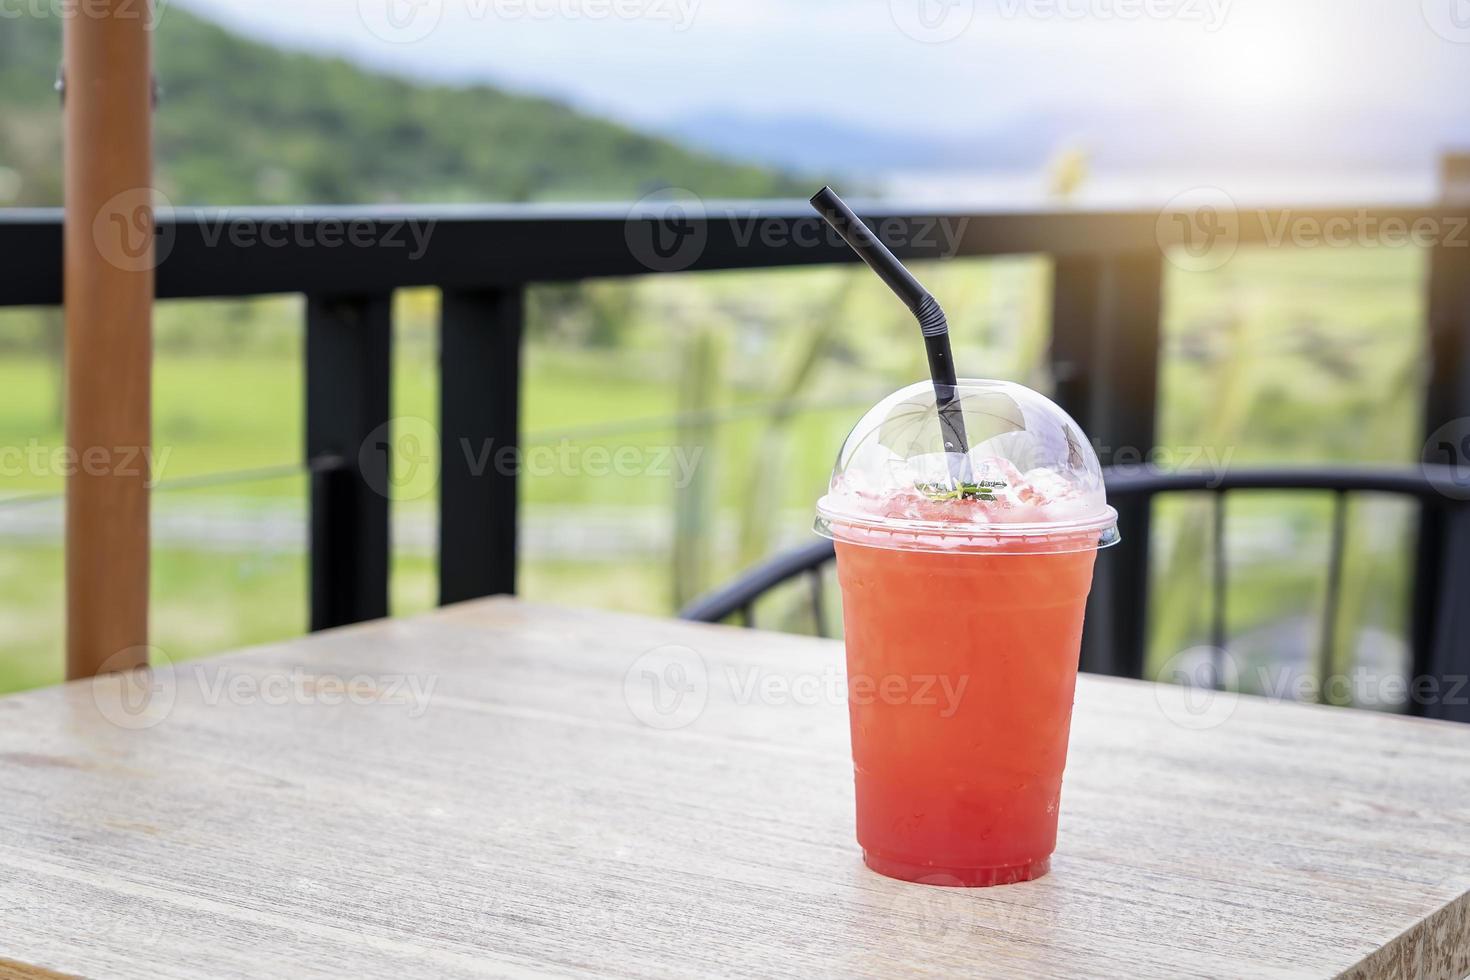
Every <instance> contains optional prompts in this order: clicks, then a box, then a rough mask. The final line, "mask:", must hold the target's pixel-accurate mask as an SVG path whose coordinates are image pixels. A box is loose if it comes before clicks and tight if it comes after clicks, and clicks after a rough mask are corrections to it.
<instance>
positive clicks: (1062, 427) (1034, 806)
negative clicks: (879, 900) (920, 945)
mask: <svg viewBox="0 0 1470 980" xmlns="http://www.w3.org/2000/svg"><path fill="white" fill-rule="evenodd" d="M958 397H959V400H960V402H959V403H960V411H961V413H962V416H963V420H964V423H965V429H966V433H967V437H968V440H969V445H970V446H971V449H970V452H969V453H968V454H964V455H961V454H958V453H953V452H947V451H946V447H945V444H944V441H943V435H942V433H941V429H940V425H939V418H938V409H937V404H936V397H935V393H934V387H933V385H932V384H930V383H929V382H923V383H920V384H915V385H911V386H909V387H907V388H904V389H902V390H901V391H898V392H895V393H894V394H892V395H890V396H889V397H887V398H885V399H884V400H883V401H882V402H880V403H879V404H878V405H877V406H875V407H874V408H873V409H872V410H871V411H869V412H868V413H867V414H866V415H865V416H863V418H862V420H861V421H860V422H858V424H857V427H856V428H855V429H853V431H852V434H851V435H850V436H849V437H848V439H847V442H846V444H845V445H844V446H843V448H842V452H841V454H840V455H839V456H838V460H837V465H836V468H835V469H834V471H833V474H832V482H831V486H830V488H829V490H828V493H827V495H826V496H825V497H823V498H822V500H821V501H820V502H819V503H818V505H817V513H818V518H817V531H818V533H820V534H823V535H825V536H827V537H830V538H832V539H833V540H834V541H835V542H836V548H837V575H838V580H839V582H840V584H841V587H842V609H843V621H844V626H845V631H846V637H847V669H848V703H849V710H850V717H851V723H852V752H853V763H854V770H855V777H856V784H857V837H858V843H859V844H860V845H861V846H862V849H863V858H864V861H865V862H866V863H867V865H868V866H869V867H870V868H872V869H873V870H875V871H877V872H879V873H880V874H884V875H888V876H890V877H894V878H901V879H904V880H906V881H920V882H928V883H934V884H946V885H998V884H1006V883H1011V882H1018V881H1028V880H1030V879H1033V878H1037V877H1040V876H1041V875H1043V874H1045V873H1046V872H1047V870H1048V869H1049V867H1050V858H1051V854H1052V851H1053V850H1055V848H1056V832H1057V815H1058V809H1059V806H1060V802H1061V787H1062V770H1063V768H1064V767H1065V765H1066V760H1067V738H1068V734H1069V731H1070V728H1071V721H1072V700H1073V694H1074V691H1075V688H1076V682H1077V661H1078V655H1079V652H1080V649H1081V638H1082V619H1083V613H1084V610H1085V607H1086V604H1087V596H1088V592H1089V591H1090V589H1091V587H1092V570H1093V562H1094V559H1095V558H1096V554H1097V550H1098V549H1099V548H1102V547H1106V546H1108V545H1110V544H1114V543H1116V542H1117V541H1118V539H1119V538H1118V525H1117V516H1118V515H1117V512H1116V511H1114V510H1113V509H1112V508H1111V507H1109V506H1108V504H1107V498H1106V492H1105V490H1104V487H1103V478H1102V471H1101V468H1100V467H1099V465H1098V461H1097V455H1096V453H1095V452H1094V451H1093V449H1092V446H1091V444H1090V443H1089V442H1088V440H1087V438H1086V436H1085V435H1084V434H1083V433H1082V430H1081V429H1080V428H1078V426H1077V423H1076V422H1074V421H1072V419H1071V418H1070V417H1069V416H1068V415H1067V414H1066V413H1065V412H1063V411H1062V410H1061V409H1060V408H1059V407H1058V406H1057V405H1056V404H1055V403H1053V402H1052V401H1051V400H1049V399H1048V398H1046V397H1045V396H1043V395H1040V394H1037V393H1036V392H1034V391H1031V390H1030V389H1028V388H1024V387H1022V386H1020V385H1016V384H1011V383H1009V382H1004V381H971V380H965V381H961V382H960V383H959V388H958Z"/></svg>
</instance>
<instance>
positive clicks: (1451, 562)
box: [680, 465, 1470, 721]
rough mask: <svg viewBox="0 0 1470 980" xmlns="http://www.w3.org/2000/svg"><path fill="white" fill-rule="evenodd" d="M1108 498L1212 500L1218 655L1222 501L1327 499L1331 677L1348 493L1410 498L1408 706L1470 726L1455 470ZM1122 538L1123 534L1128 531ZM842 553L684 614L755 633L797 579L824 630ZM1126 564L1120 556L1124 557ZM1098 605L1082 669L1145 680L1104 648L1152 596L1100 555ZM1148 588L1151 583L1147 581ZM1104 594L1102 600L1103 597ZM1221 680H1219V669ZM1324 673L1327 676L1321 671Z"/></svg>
mask: <svg viewBox="0 0 1470 980" xmlns="http://www.w3.org/2000/svg"><path fill="white" fill-rule="evenodd" d="M1106 479H1107V485H1108V497H1109V500H1110V501H1111V502H1114V503H1115V504H1117V505H1119V507H1120V509H1123V508H1131V509H1133V512H1134V513H1137V512H1138V509H1137V508H1139V507H1142V508H1144V509H1143V513H1147V508H1148V506H1149V505H1150V504H1151V503H1152V501H1153V499H1154V498H1155V497H1157V496H1160V495H1163V494H1189V493H1208V494H1211V495H1212V496H1213V503H1214V507H1213V516H1212V519H1211V533H1212V538H1213V542H1214V546H1213V547H1212V548H1211V549H1210V551H1211V573H1210V595H1211V603H1210V605H1211V626H1210V639H1211V644H1212V647H1213V648H1214V649H1215V650H1217V651H1223V650H1224V649H1225V647H1226V602H1225V597H1226V585H1227V568H1228V555H1227V553H1226V547H1225V534H1224V529H1225V504H1226V500H1227V498H1228V497H1229V495H1230V494H1232V493H1237V492H1247V491H1290V492H1316V493H1330V494H1332V518H1331V522H1332V523H1331V537H1330V542H1329V549H1328V558H1327V563H1328V567H1327V594H1326V601H1325V602H1324V603H1323V607H1324V608H1323V611H1322V615H1323V620H1322V628H1321V630H1320V633H1319V635H1320V637H1321V643H1320V648H1321V653H1320V661H1319V670H1326V666H1327V665H1328V664H1330V662H1331V657H1332V654H1333V651H1334V650H1335V647H1336V636H1335V629H1336V624H1337V620H1338V611H1339V605H1340V602H1341V585H1342V571H1343V553H1344V549H1343V545H1344V541H1345V540H1346V538H1347V535H1348V534H1349V533H1350V528H1349V527H1348V526H1347V502H1348V498H1349V496H1351V495H1356V494H1378V495H1389V496H1395V497H1401V498H1406V499H1409V500H1412V501H1414V502H1416V503H1417V504H1419V506H1420V533H1419V551H1418V560H1417V564H1416V574H1415V582H1414V596H1413V609H1412V612H1411V620H1412V629H1411V633H1412V636H1411V650H1412V669H1411V675H1412V677H1413V678H1424V679H1427V681H1428V682H1429V683H1432V684H1433V686H1434V690H1435V691H1436V692H1437V694H1436V696H1435V697H1433V698H1427V697H1419V698H1413V699H1411V700H1410V702H1409V709H1410V710H1411V712H1412V713H1414V714H1420V715H1425V716H1429V717H1438V718H1450V719H1454V720H1458V721H1470V683H1466V679H1467V678H1470V484H1467V483H1466V481H1465V480H1463V479H1462V478H1460V477H1459V475H1458V473H1457V472H1456V470H1455V469H1454V468H1453V467H1449V466H1438V465H1425V466H1422V467H1418V468H1413V469H1383V468H1355V467H1328V468H1313V469H1264V468H1263V469H1234V470H1228V471H1226V472H1223V473H1208V472H1161V471H1158V470H1154V469H1150V468H1131V467H1130V468H1115V469H1112V470H1109V471H1107V473H1106ZM1123 530H1124V534H1125V536H1126V535H1127V533H1128V531H1127V528H1126V527H1125V528H1124V529H1123ZM834 557H835V555H834V551H833V547H832V543H831V542H830V541H817V542H813V543H812V544H809V545H806V546H803V547H801V548H798V549H795V550H793V551H790V552H787V553H785V554H782V555H779V556H777V557H776V558H774V559H772V560H771V561H769V562H766V563H765V564H763V565H760V566H759V567H757V568H754V569H752V570H751V571H749V572H747V573H746V574H744V575H742V576H741V577H740V578H739V579H737V580H736V581H734V582H732V583H731V584H729V585H727V586H725V587H723V588H721V589H719V590H717V591H715V592H713V593H711V594H710V595H708V596H705V597H703V598H701V599H698V600H696V601H695V602H693V603H691V604H690V605H689V606H688V607H686V608H685V609H684V610H683V611H682V612H681V613H680V617H681V618H683V619H688V620H693V621H696V622H706V623H717V622H725V621H727V620H732V619H733V620H736V621H738V622H739V623H741V624H742V625H745V626H755V625H756V619H755V609H756V606H757V604H758V603H759V602H760V601H761V600H762V599H763V598H764V597H765V596H767V595H768V594H769V593H771V592H772V591H773V590H775V589H777V588H778V587H780V586H782V585H784V584H786V583H787V582H790V581H792V580H794V579H798V578H802V577H805V578H806V580H807V581H808V583H809V590H810V597H809V601H810V603H811V612H812V618H813V621H814V622H815V623H816V624H817V626H818V630H817V631H818V632H819V633H823V634H825V630H824V629H823V628H822V627H823V626H824V624H825V623H826V622H827V618H826V608H825V593H826V589H825V582H826V579H825V575H826V569H827V567H828V566H829V565H830V564H831V563H832V562H833V559H834ZM1126 557H1127V556H1125V560H1126ZM1097 576H1098V587H1097V588H1095V589H1094V599H1095V600H1098V604H1100V603H1102V602H1107V603H1109V604H1112V605H1113V606H1114V608H1110V609H1107V610H1101V609H1098V608H1090V609H1089V615H1088V627H1087V631H1086V635H1085V636H1084V640H1083V666H1084V669H1093V670H1099V669H1100V668H1099V667H1098V666H1097V665H1116V664H1120V663H1129V664H1131V665H1132V667H1131V669H1128V670H1124V671H1120V670H1116V669H1113V670H1109V669H1107V668H1106V666H1105V667H1103V668H1101V672H1106V673H1125V674H1127V675H1129V676H1135V677H1137V676H1140V675H1141V674H1142V673H1143V666H1142V658H1141V657H1140V656H1136V655H1135V656H1132V657H1126V658H1125V657H1120V656H1118V655H1117V654H1118V653H1119V651H1115V650H1112V649H1109V646H1110V644H1113V643H1116V639H1115V638H1116V636H1117V635H1118V634H1117V633H1116V632H1115V631H1114V630H1112V629H1110V628H1109V627H1110V626H1112V625H1113V624H1114V623H1115V622H1116V621H1117V620H1118V614H1119V610H1118V609H1117V608H1116V605H1117V603H1118V601H1119V599H1126V602H1127V604H1128V605H1129V606H1130V607H1131V608H1129V609H1127V610H1124V611H1123V612H1124V614H1125V615H1126V616H1127V617H1128V618H1129V621H1130V622H1135V623H1143V622H1145V621H1146V614H1147V598H1148V597H1147V589H1130V590H1126V591H1128V593H1129V594H1128V595H1126V596H1124V595H1122V593H1123V591H1125V590H1122V589H1119V588H1116V587H1115V588H1112V589H1109V588H1108V583H1109V581H1110V580H1113V581H1114V582H1116V581H1117V579H1118V577H1119V568H1118V566H1117V563H1116V557H1115V556H1114V554H1113V553H1112V552H1111V551H1105V552H1103V553H1102V556H1101V557H1100V558H1099V561H1098V573H1097ZM1145 581H1146V578H1145ZM1099 597H1101V598H1099ZM1214 676H1215V680H1216V683H1219V680H1220V679H1221V678H1222V677H1223V672H1222V671H1221V670H1219V669H1217V670H1216V671H1215V675H1214ZM1324 676H1325V674H1324Z"/></svg>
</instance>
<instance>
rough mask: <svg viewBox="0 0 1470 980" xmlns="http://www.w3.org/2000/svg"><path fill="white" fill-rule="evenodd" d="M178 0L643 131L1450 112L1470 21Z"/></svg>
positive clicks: (754, 0) (1245, 4)
mask: <svg viewBox="0 0 1470 980" xmlns="http://www.w3.org/2000/svg"><path fill="white" fill-rule="evenodd" d="M175 2H178V3H180V4H181V5H182V6H185V7H187V8H189V9H192V10H195V11H198V12H201V13H206V14H209V15H211V16H212V17H214V18H215V19H217V20H221V21H225V22H227V23H230V24H231V25H233V26H235V27H237V28H240V29H243V30H246V31H248V32H250V33H253V34H256V35H258V36H265V37H269V38H271V39H273V40H277V41H284V42H288V43H291V44H293V45H295V46H300V47H309V48H314V49H325V50H332V51H336V52H340V53H343V54H346V55H349V56H351V57H354V58H356V59H358V60H362V61H366V62H369V63H371V64H375V65H379V66H383V67H388V68H392V69H393V70H396V71H400V72H406V73H410V74H416V75H421V76H430V77H441V78H450V79H478V80H487V81H496V82H500V83H502V84H508V85H511V86H514V87H516V88H521V89H528V90H533V91H538V92H550V93H558V94H561V95H563V96H564V97H567V98H570V99H572V100H574V101H576V102H578V103H580V104H583V105H589V106H596V107H599V108H601V109H603V110H604V111H608V112H612V113H615V114H617V115H618V116H621V117H624V118H630V119H640V120H646V121H657V120H661V119H667V118H671V117H676V116H679V115H682V114H685V113H687V112H690V111H693V110H699V109H703V108H706V107H711V106H715V107H721V108H725V109H734V110H741V111H747V112H755V113H766V112H771V111H773V110H790V111H812V110H816V111H823V112H830V113H835V114H837V115H838V116H842V117H846V118H849V119H853V120H873V119H882V120H892V121H895V122H899V121H902V120H904V119H905V118H913V119H916V120H920V121H923V122H924V123H926V124H928V123H942V122H945V121H947V120H951V119H953V118H955V117H957V116H963V117H969V116H975V115H985V116H992V117H1003V116H1005V115H1007V114H1012V113H1020V112H1025V111H1028V110H1034V109H1036V108H1037V107H1045V106H1048V105H1055V104H1058V103H1063V102H1065V103H1069V104H1077V103H1078V102H1079V101H1080V102H1081V103H1083V104H1099V105H1107V104H1112V103H1117V102H1128V103H1132V104H1159V105H1171V104H1188V105H1197V106H1205V107H1210V108H1211V109H1218V110H1226V111H1251V112H1257V113H1280V112H1291V111H1300V110H1304V109H1305V110H1310V109H1311V108H1313V107H1314V106H1320V105H1323V104H1330V103H1344V102H1349V101H1350V102H1352V103H1354V104H1357V105H1370V106H1371V105H1375V104H1376V105H1378V106H1380V107H1382V108H1393V107H1396V106H1403V105H1406V104H1408V103H1410V102H1414V103H1417V104H1419V105H1421V106H1424V105H1428V104H1431V103H1434V102H1440V103H1444V104H1447V103H1448V102H1449V101H1450V100H1452V99H1455V98H1456V96H1457V95H1458V94H1459V93H1457V92H1455V91H1454V90H1453V89H1452V88H1450V87H1449V86H1455V85H1458V83H1463V82H1464V81H1465V80H1466V78H1467V71H1466V69H1467V67H1470V43H1455V42H1453V41H1450V40H1446V39H1445V37H1443V36H1441V34H1438V33H1436V32H1435V31H1434V30H1433V29H1431V23H1430V22H1431V21H1432V20H1434V19H1436V17H1437V12H1436V10H1435V9H1434V8H1436V7H1439V6H1441V5H1442V6H1443V7H1444V8H1445V9H1444V12H1443V14H1444V19H1445V23H1446V24H1449V25H1455V23H1456V22H1455V21H1454V20H1450V19H1448V18H1450V17H1451V16H1452V15H1454V14H1455V12H1456V9H1457V5H1458V6H1459V7H1463V8H1464V10H1463V11H1461V13H1462V14H1463V17H1464V21H1463V22H1464V23H1465V24H1466V25H1467V26H1466V28H1465V31H1464V33H1465V34H1466V37H1465V38H1464V41H1465V42H1470V3H1467V2H1466V0H1444V2H1443V4H1441V2H1440V0H1424V2H1423V3H1422V4H1421V2H1420V0H1371V2H1370V0H1347V2H1331V0H310V2H302V0H175ZM584 4H588V5H590V6H586V7H584V6H582V5H584ZM921 4H922V5H924V6H925V7H927V8H928V10H929V13H930V15H931V16H930V18H929V20H928V21H925V20H922V19H920V17H919V9H918V8H919V6H920V5H921ZM390 5H391V6H392V7H395V8H396V9H397V12H398V14H399V19H398V20H397V21H392V20H389V19H388V18H387V17H386V15H385V11H386V10H387V8H388V7H389V6H390ZM584 10H585V11H587V13H580V12H579V11H584ZM599 11H600V12H601V15H600V16H599V15H598V12H599ZM1150 11H1152V12H1150ZM620 12H621V15H620ZM395 25H396V26H395ZM905 28H908V32H907V33H906V32H905ZM1446 33H1448V31H1446ZM950 35H953V36H950Z"/></svg>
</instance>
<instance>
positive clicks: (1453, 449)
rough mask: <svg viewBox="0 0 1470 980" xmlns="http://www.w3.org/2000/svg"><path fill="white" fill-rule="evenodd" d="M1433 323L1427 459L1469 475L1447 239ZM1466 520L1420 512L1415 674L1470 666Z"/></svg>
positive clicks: (1462, 260) (1458, 252)
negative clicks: (1463, 622) (1465, 614)
mask: <svg viewBox="0 0 1470 980" xmlns="http://www.w3.org/2000/svg"><path fill="white" fill-rule="evenodd" d="M1452 162H1453V161H1449V162H1447V164H1446V168H1447V169H1446V175H1445V184H1446V192H1447V195H1449V194H1451V192H1452V191H1453V190H1454V189H1455V188H1457V187H1460V183H1457V182H1456V180H1455V179H1454V178H1455V176H1456V173H1457V172H1458V171H1453V172H1452V171H1451V169H1450V166H1451V163H1452ZM1462 162H1463V161H1462ZM1465 169H1466V168H1465V167H1463V166H1461V167H1459V168H1458V170H1465ZM1460 178H1461V181H1462V180H1463V174H1460ZM1460 193H1461V194H1463V190H1462V191H1461V192H1460ZM1453 200H1455V201H1457V202H1459V203H1465V201H1466V199H1465V198H1464V197H1458V198H1453ZM1428 318H1429V324H1428V327H1429V329H1428V337H1427V338H1426V346H1427V348H1428V355H1429V357H1428V360H1429V376H1428V378H1427V379H1426V385H1425V398H1424V433H1425V437H1426V442H1425V445H1424V448H1423V453H1424V456H1423V458H1424V459H1425V461H1427V462H1431V463H1441V464H1446V465H1449V466H1454V467H1456V468H1457V469H1459V470H1460V471H1461V472H1464V471H1465V470H1466V468H1470V459H1467V458H1466V452H1465V451H1466V449H1467V448H1470V447H1467V446H1466V445H1464V441H1465V440H1466V439H1467V437H1470V248H1466V247H1465V246H1464V243H1463V242H1441V243H1440V244H1438V245H1436V246H1435V247H1434V248H1433V249H1431V250H1430V253H1429V297H1428ZM1456 420H1463V421H1461V422H1458V423H1457V422H1456ZM1464 520H1465V518H1464V517H1463V516H1461V515H1460V514H1459V513H1458V512H1456V513H1454V514H1451V513H1449V512H1447V511H1446V510H1445V509H1444V508H1439V507H1432V506H1424V507H1421V508H1420V518H1419V551H1418V556H1417V561H1416V563H1415V576H1414V592H1413V600H1412V602H1413V605H1412V608H1411V616H1412V620H1413V621H1412V624H1411V629H1410V632H1411V642H1412V644H1413V664H1414V675H1415V677H1435V678H1443V676H1444V674H1445V672H1446V671H1456V670H1458V671H1459V672H1460V673H1464V672H1465V670H1466V669H1467V668H1470V635H1466V633H1465V632H1464V630H1463V628H1456V627H1455V625H1454V624H1453V623H1452V620H1453V618H1454V616H1455V615H1457V614H1456V613H1454V612H1453V609H1454V607H1458V606H1460V605H1462V604H1463V602H1464V595H1465V593H1463V592H1460V593H1454V592H1450V591H1447V590H1448V589H1450V588H1460V587H1470V567H1467V566H1470V553H1467V552H1466V551H1464V550H1463V549H1464V544H1463V543H1462V544H1461V545H1460V546H1459V548H1457V547H1456V546H1455V545H1454V544H1453V543H1452V541H1451V539H1452V538H1454V537H1455V536H1456V535H1460V536H1461V537H1462V538H1463V536H1464V534H1465V530H1466V529H1465V528H1464V527H1462V526H1461V525H1463V523H1464ZM1413 706H1414V708H1415V710H1416V711H1418V712H1421V713H1426V714H1434V715H1436V716H1437V717H1439V716H1442V715H1440V714H1438V713H1437V712H1438V711H1439V710H1440V709H1441V707H1443V706H1426V705H1423V704H1421V703H1419V702H1418V701H1417V700H1416V701H1414V702H1413ZM1462 710H1463V709H1462Z"/></svg>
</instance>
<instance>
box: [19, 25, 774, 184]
mask: <svg viewBox="0 0 1470 980" xmlns="http://www.w3.org/2000/svg"><path fill="white" fill-rule="evenodd" d="M154 45H155V48H154V58H155V61H156V63H157V65H158V76H159V82H160V84H161V86H162V90H163V98H162V102H161V104H160V106H159V109H158V114H157V118H156V121H155V127H156V144H157V169H158V186H159V188H160V189H161V190H162V191H163V192H164V193H165V194H166V195H167V196H168V197H169V199H170V200H171V201H172V202H173V203H174V204H177V205H185V204H300V203H327V204H330V203H371V202H384V201H421V202H422V201H435V202H455V201H546V200H572V199H577V200H611V199H626V198H635V197H639V196H641V195H643V194H645V193H648V192H649V191H652V190H656V189H658V188H661V187H668V186H674V187H683V188H687V189H689V190H691V191H693V192H695V193H697V194H699V195H701V196H713V197H771V196H791V195H793V194H796V193H799V192H800V190H801V187H799V186H797V185H796V184H795V183H793V182H792V181H791V179H789V178H787V177H785V176H783V175H781V174H777V173H773V172H772V171H770V170H766V169H763V168H760V167H755V166H745V165H741V164H736V163H730V162H727V161H724V160H721V159H719V158H717V157H714V156H710V155H707V154H702V153H696V152H692V151H689V150H686V149H684V148H682V147H680V146H678V145H676V144H674V143H672V142H670V141H668V140H665V139H659V138H654V137H650V136H647V135H643V134H641V133H638V132H635V131H634V130H631V129H628V128H626V127H623V126H620V125H617V124H616V123H612V122H608V121H606V120H603V119H597V118H594V117H592V116H588V115H586V114H584V113H581V112H577V111H575V110H573V109H571V108H568V107H567V106H565V105H562V104H560V103H557V102H554V101H552V100H549V99H542V98H534V97H530V96H525V95H514V94H510V93H507V92H504V91H500V90H498V89H495V88H490V87H487V86H475V87H470V88H454V87H448V86H442V85H428V84H422V83H417V82H411V81H405V80H402V79H399V78H394V77H390V76H386V75H380V74H374V73H372V72H369V71H366V70H364V69H362V68H360V67H358V66H356V65H353V64H351V63H349V62H347V61H343V60H341V59H337V58H327V57H320V56H316V55H308V54H296V53H290V52H285V51H280V50H277V49H275V48H272V47H270V46H269V45H265V44H260V43H256V42H253V41H249V40H245V39H243V38H241V37H239V36H237V35H234V34H231V33H230V32H228V31H226V30H224V29H223V28H221V27H218V26H216V25H214V24H211V23H209V22H207V21H204V20H201V19H199V18H198V17H194V16H192V15H190V14H189V13H187V12H185V11H183V10H181V9H179V7H178V6H177V5H176V4H175V5H170V6H169V7H168V8H167V9H166V10H165V12H164V14H163V16H162V18H161V20H160V23H159V25H158V30H157V33H156V36H155V38H154ZM60 58H61V20H60V19H59V18H58V17H55V16H45V17H34V16H22V17H10V18H3V19H0V206H3V205H22V204H30V205H39V204H59V203H60V200H61V178H60V147H61V135H60V134H61V121H60V112H59V108H58V102H57V97H56V94H55V92H54V91H53V90H52V86H53V83H54V81H55V77H56V66H57V64H58V62H59V61H60Z"/></svg>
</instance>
